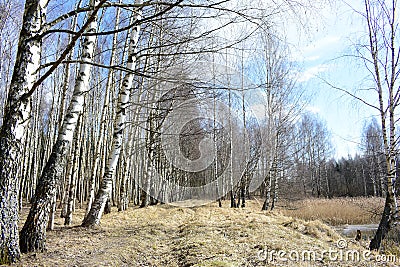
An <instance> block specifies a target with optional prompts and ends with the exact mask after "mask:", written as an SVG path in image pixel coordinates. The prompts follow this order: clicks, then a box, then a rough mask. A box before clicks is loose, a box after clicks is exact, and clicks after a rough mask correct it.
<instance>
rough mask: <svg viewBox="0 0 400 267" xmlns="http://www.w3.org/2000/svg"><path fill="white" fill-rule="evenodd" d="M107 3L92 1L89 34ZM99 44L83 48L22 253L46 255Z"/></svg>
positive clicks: (89, 42) (90, 39)
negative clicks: (55, 206) (49, 227)
mask: <svg viewBox="0 0 400 267" xmlns="http://www.w3.org/2000/svg"><path fill="white" fill-rule="evenodd" d="M104 2H105V1H97V0H91V1H90V6H91V7H92V8H93V11H91V12H89V14H88V20H91V22H90V24H89V25H88V28H87V30H86V32H88V33H95V32H97V27H98V26H97V20H96V17H97V12H98V10H99V6H101V5H102V4H104ZM95 43H96V36H95V35H89V36H85V37H84V40H83V44H82V55H81V58H82V63H80V68H79V72H78V75H77V77H76V82H75V88H74V93H73V96H72V99H71V102H70V104H69V107H68V110H67V113H66V116H65V119H64V121H63V123H62V126H61V130H60V132H59V135H58V138H57V141H56V143H55V144H54V146H53V149H52V153H51V155H50V157H49V159H48V161H47V163H46V166H45V167H44V169H43V171H42V175H41V177H40V178H39V181H38V185H37V187H36V192H35V198H34V202H33V203H32V206H31V209H30V211H29V215H28V218H27V220H26V222H25V224H24V227H23V228H22V230H21V234H20V247H21V251H22V252H29V251H43V250H44V249H45V248H46V226H47V222H48V219H49V213H50V208H51V203H52V199H53V197H54V195H55V194H56V190H57V184H58V183H59V181H60V179H61V176H62V173H63V170H64V168H65V165H66V162H67V161H66V159H67V154H68V152H69V149H70V147H71V143H72V140H73V137H74V133H75V129H76V126H77V122H78V118H79V115H80V113H81V112H82V110H83V104H84V99H85V95H86V94H87V92H88V91H89V90H90V88H89V78H90V75H91V66H92V65H91V64H90V63H91V61H92V60H93V52H94V47H95Z"/></svg>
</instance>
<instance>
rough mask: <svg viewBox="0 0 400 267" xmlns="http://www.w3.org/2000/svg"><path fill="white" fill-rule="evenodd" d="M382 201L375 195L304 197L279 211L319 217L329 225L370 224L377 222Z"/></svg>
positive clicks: (297, 215)
mask: <svg viewBox="0 0 400 267" xmlns="http://www.w3.org/2000/svg"><path fill="white" fill-rule="evenodd" d="M384 201H385V200H384V199H383V198H377V197H370V198H365V197H357V198H335V199H305V200H299V201H294V202H288V203H285V207H284V208H281V209H280V211H281V212H282V213H283V214H284V215H287V216H293V217H296V218H300V219H303V220H316V219H319V220H322V221H323V222H325V223H328V224H330V225H343V224H371V223H378V222H379V219H380V213H381V212H382V210H383V205H384Z"/></svg>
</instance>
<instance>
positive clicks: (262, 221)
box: [15, 200, 400, 266]
mask: <svg viewBox="0 0 400 267" xmlns="http://www.w3.org/2000/svg"><path fill="white" fill-rule="evenodd" d="M261 204H262V203H260V202H259V201H256V200H254V201H248V202H247V207H246V208H244V209H242V208H238V209H231V208H228V207H229V203H228V202H224V203H223V206H224V207H223V208H218V207H217V205H216V203H211V204H207V205H204V206H201V207H194V208H181V207H174V206H169V205H158V206H150V207H147V208H143V209H139V208H129V209H128V210H127V211H125V212H117V211H116V210H113V211H112V213H110V214H107V215H105V216H103V218H102V220H101V225H100V226H99V227H96V228H91V229H86V228H82V227H78V226H79V224H80V222H81V220H82V218H83V215H84V211H83V210H77V211H76V212H75V213H74V218H73V224H74V225H73V226H71V227H65V226H63V225H62V219H60V218H57V219H56V225H55V230H53V231H49V232H48V237H47V247H48V249H47V251H46V252H44V253H29V254H24V255H22V259H21V262H20V263H18V264H15V266H396V264H393V263H388V262H385V261H383V259H382V257H381V256H379V255H378V254H374V253H373V254H370V255H369V254H368V253H369V251H368V250H367V249H366V247H367V245H368V244H367V241H361V242H356V241H354V240H353V238H344V237H342V236H341V235H339V234H338V233H337V232H336V231H335V230H333V228H331V227H329V226H327V225H326V224H324V223H322V222H321V221H320V220H312V221H304V220H302V219H299V218H294V217H290V216H286V215H283V214H282V212H280V211H275V212H262V211H260V210H261ZM26 213H27V208H26V209H24V211H23V212H22V216H21V217H22V218H21V221H22V222H23V219H24V216H26ZM324 251H325V252H324ZM329 252H330V253H331V254H329ZM278 253H279V254H278ZM363 253H364V254H365V253H367V255H364V256H363ZM314 255H315V256H314ZM352 255H356V256H355V257H353V256H352ZM357 255H360V260H358V259H357ZM385 257H386V259H384V260H388V261H392V260H395V259H394V257H387V256H385ZM365 258H368V260H367V259H365ZM380 260H381V262H379V261H380ZM396 260H397V259H396ZM398 262H400V261H398Z"/></svg>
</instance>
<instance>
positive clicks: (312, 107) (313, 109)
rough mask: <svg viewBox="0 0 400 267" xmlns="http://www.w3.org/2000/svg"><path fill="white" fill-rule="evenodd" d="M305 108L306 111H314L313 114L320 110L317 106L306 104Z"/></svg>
mask: <svg viewBox="0 0 400 267" xmlns="http://www.w3.org/2000/svg"><path fill="white" fill-rule="evenodd" d="M305 110H307V111H309V112H311V113H314V114H317V113H320V112H321V109H320V108H319V107H316V106H307V107H306V108H305Z"/></svg>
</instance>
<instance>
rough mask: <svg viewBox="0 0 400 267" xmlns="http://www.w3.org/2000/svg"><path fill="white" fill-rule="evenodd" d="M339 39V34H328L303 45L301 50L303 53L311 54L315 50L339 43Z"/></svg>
mask: <svg viewBox="0 0 400 267" xmlns="http://www.w3.org/2000/svg"><path fill="white" fill-rule="evenodd" d="M339 41H340V36H335V35H328V36H326V37H323V38H321V39H318V40H316V41H315V42H313V43H312V44H310V45H308V46H306V47H304V48H303V49H301V50H303V52H304V54H309V55H313V54H314V53H315V52H317V51H318V52H319V51H320V50H324V49H326V48H331V47H332V46H333V45H335V44H337V43H339Z"/></svg>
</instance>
